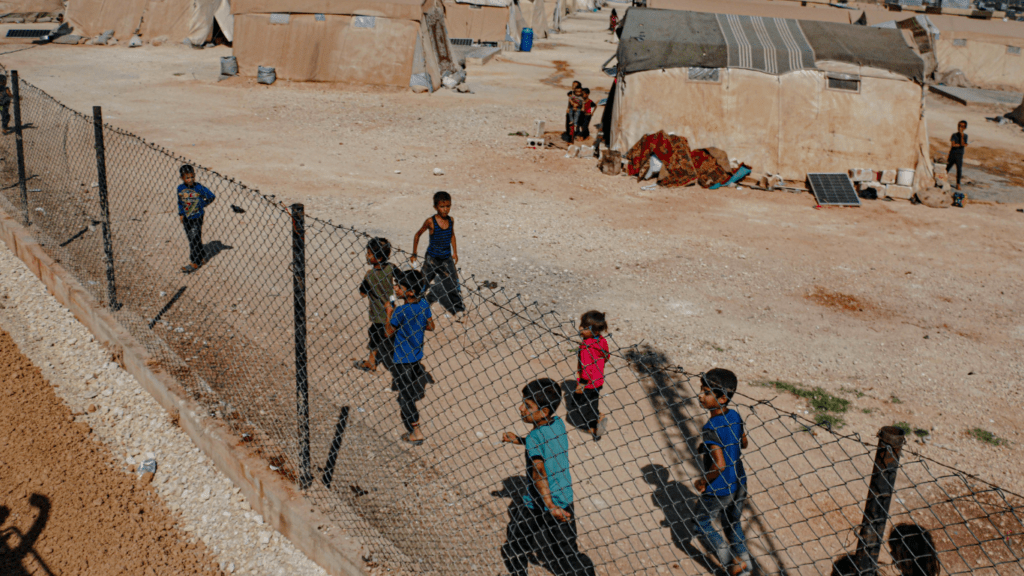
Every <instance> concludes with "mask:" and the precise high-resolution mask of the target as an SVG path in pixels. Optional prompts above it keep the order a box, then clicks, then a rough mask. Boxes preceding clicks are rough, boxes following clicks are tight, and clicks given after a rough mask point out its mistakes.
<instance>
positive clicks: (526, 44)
mask: <svg viewBox="0 0 1024 576" xmlns="http://www.w3.org/2000/svg"><path fill="white" fill-rule="evenodd" d="M532 48H533V28H523V37H522V40H520V41H519V51H520V52H529V51H530V50H531V49H532Z"/></svg>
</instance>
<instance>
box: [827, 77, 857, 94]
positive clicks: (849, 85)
mask: <svg viewBox="0 0 1024 576" xmlns="http://www.w3.org/2000/svg"><path fill="white" fill-rule="evenodd" d="M828 88H829V90H841V91H843V92H860V76H857V75H855V74H829V75H828Z"/></svg>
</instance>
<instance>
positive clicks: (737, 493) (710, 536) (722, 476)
mask: <svg viewBox="0 0 1024 576" xmlns="http://www.w3.org/2000/svg"><path fill="white" fill-rule="evenodd" d="M736 385H737V380H736V375H735V374H733V373H732V372H731V371H729V370H724V369H722V368H715V369H714V370H710V371H708V372H707V373H706V374H703V375H701V386H700V396H699V397H698V398H699V400H700V404H701V406H703V407H704V408H705V409H707V410H709V411H710V413H711V418H710V419H709V420H708V422H707V424H705V425H704V428H703V429H702V431H701V436H702V438H703V440H704V444H703V445H702V446H701V449H702V451H703V452H704V469H705V470H704V475H703V476H702V477H700V478H698V479H697V480H696V481H695V482H694V483H693V484H694V487H695V488H696V489H697V492H700V493H701V494H702V496H701V499H700V502H701V504H700V509H699V510H698V514H697V519H696V520H697V530H698V531H699V533H700V536H701V540H702V543H703V544H704V546H705V547H707V549H708V551H709V552H714V553H715V554H716V555H717V556H718V561H719V562H721V563H722V568H724V569H725V570H726V572H727V573H728V574H729V575H730V576H737V575H738V574H740V573H742V572H743V571H744V570H746V568H747V563H746V562H747V561H748V560H749V557H750V555H749V553H748V551H747V544H746V537H745V536H744V535H743V528H742V526H740V520H741V519H742V516H743V504H744V501H745V499H746V497H747V475H746V472H744V470H743V461H742V460H741V459H740V451H741V450H743V449H746V447H747V433H746V432H745V431H744V430H743V419H742V418H741V417H740V415H739V413H738V412H736V411H735V410H730V409H729V401H731V400H732V397H733V394H735V393H736ZM715 518H719V519H721V522H722V529H723V530H724V531H725V537H726V539H727V540H728V543H726V542H725V541H723V540H722V536H721V535H719V533H718V531H717V530H715V527H714V526H713V525H712V521H713V520H714V519H715Z"/></svg>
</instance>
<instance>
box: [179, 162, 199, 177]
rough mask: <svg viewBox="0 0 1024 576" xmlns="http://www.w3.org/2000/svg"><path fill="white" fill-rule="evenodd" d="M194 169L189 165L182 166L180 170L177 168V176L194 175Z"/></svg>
mask: <svg viewBox="0 0 1024 576" xmlns="http://www.w3.org/2000/svg"><path fill="white" fill-rule="evenodd" d="M195 173H196V169H195V168H193V167H192V165H191V164H182V165H181V168H178V174H180V175H181V176H184V175H185V174H195Z"/></svg>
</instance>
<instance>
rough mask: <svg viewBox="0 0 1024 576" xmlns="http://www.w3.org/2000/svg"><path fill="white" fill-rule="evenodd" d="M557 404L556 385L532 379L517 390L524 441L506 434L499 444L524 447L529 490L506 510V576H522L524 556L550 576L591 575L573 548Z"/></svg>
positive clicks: (566, 462)
mask: <svg viewBox="0 0 1024 576" xmlns="http://www.w3.org/2000/svg"><path fill="white" fill-rule="evenodd" d="M561 403H562V392H561V390H560V389H559V387H558V384H557V383H556V382H555V381H553V380H551V379H549V378H541V379H540V380H534V381H532V382H530V383H529V384H527V385H526V386H525V387H523V403H522V405H521V406H520V407H519V414H520V416H521V417H522V419H523V422H526V423H527V424H530V425H532V426H533V430H532V431H531V432H530V433H529V434H527V436H526V438H522V437H520V436H517V435H516V434H514V433H512V432H505V433H504V434H502V436H501V441H502V442H510V443H512V444H519V445H522V446H526V476H527V477H528V478H529V484H530V485H529V489H528V490H527V492H526V493H525V494H523V502H522V506H519V505H517V503H515V502H513V504H512V506H510V507H509V522H508V528H507V529H506V532H505V535H506V542H505V545H504V546H502V547H501V557H502V560H504V562H505V568H507V569H508V571H509V573H510V574H512V576H527V567H528V566H529V555H530V554H536V555H537V556H538V557H539V558H540V559H541V560H542V561H543V562H544V563H545V564H547V566H548V568H550V569H551V570H552V571H553V572H554V573H555V574H572V575H574V576H594V563H593V562H592V561H591V560H590V558H588V557H587V556H586V555H585V554H583V553H581V552H580V551H579V548H578V547H577V545H576V517H575V515H574V514H573V507H572V475H571V474H570V472H569V438H568V437H567V436H566V433H565V422H563V421H562V419H561V418H559V417H558V416H555V411H556V410H558V406H559V404H561Z"/></svg>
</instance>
